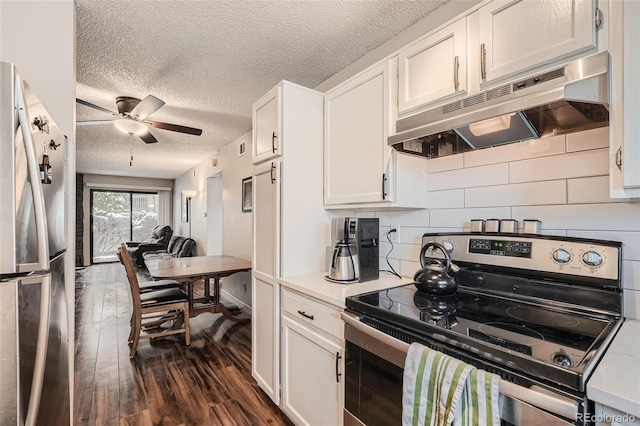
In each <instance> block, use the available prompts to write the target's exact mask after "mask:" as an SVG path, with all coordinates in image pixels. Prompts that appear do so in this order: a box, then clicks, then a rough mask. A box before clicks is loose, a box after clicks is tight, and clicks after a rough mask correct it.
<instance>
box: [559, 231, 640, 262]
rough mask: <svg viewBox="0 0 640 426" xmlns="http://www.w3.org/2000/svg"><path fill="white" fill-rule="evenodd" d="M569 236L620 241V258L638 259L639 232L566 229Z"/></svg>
mask: <svg viewBox="0 0 640 426" xmlns="http://www.w3.org/2000/svg"><path fill="white" fill-rule="evenodd" d="M567 235H568V236H569V237H580V238H593V239H596V240H609V241H620V242H621V243H622V258H623V259H625V260H639V261H640V232H631V231H568V232H567Z"/></svg>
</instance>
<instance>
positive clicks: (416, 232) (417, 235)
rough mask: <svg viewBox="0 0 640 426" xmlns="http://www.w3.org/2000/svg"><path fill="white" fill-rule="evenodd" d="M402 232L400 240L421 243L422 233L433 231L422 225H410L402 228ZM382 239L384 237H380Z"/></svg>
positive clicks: (406, 242) (405, 242)
mask: <svg viewBox="0 0 640 426" xmlns="http://www.w3.org/2000/svg"><path fill="white" fill-rule="evenodd" d="M401 229H402V231H401V232H400V242H401V243H403V244H421V243H422V235H423V234H425V233H427V232H431V231H429V229H430V228H426V227H425V228H422V227H408V226H404V227H402V228H401ZM380 240H381V241H382V239H380Z"/></svg>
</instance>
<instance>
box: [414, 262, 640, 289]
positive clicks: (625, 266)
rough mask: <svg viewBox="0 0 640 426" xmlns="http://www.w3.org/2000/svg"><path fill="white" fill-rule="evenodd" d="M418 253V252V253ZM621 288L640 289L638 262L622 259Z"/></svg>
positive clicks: (639, 265)
mask: <svg viewBox="0 0 640 426" xmlns="http://www.w3.org/2000/svg"><path fill="white" fill-rule="evenodd" d="M418 254H420V253H418ZM622 288H624V289H627V288H628V289H631V290H636V291H640V262H639V261H635V260H623V261H622Z"/></svg>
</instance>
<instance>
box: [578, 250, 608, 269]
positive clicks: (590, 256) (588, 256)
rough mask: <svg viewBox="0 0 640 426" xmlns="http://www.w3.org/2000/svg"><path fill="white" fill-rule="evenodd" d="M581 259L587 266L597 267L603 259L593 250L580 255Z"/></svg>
mask: <svg viewBox="0 0 640 426" xmlns="http://www.w3.org/2000/svg"><path fill="white" fill-rule="evenodd" d="M582 261H583V262H584V263H585V264H587V265H589V266H593V267H598V266H600V265H602V262H603V261H604V259H603V258H602V255H600V254H599V253H596V252H595V251H588V252H586V253H585V254H583V255H582Z"/></svg>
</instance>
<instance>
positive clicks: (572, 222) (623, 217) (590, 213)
mask: <svg viewBox="0 0 640 426" xmlns="http://www.w3.org/2000/svg"><path fill="white" fill-rule="evenodd" d="M512 213H513V219H517V220H522V219H532V218H534V219H539V220H540V221H542V228H543V229H566V230H606V231H640V204H638V203H608V204H567V205H558V206H529V207H513V208H512Z"/></svg>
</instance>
